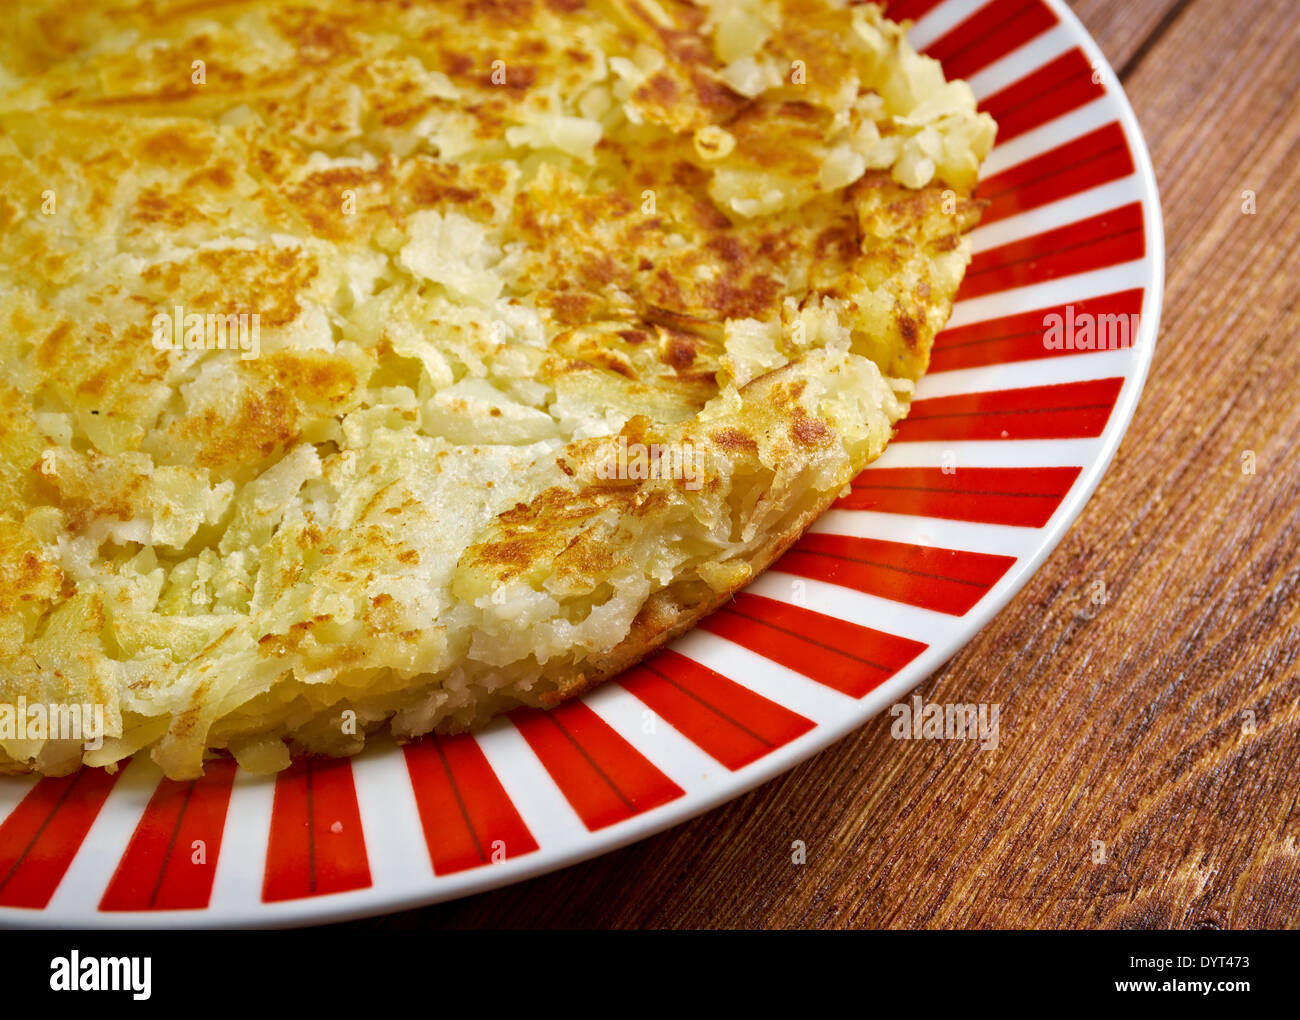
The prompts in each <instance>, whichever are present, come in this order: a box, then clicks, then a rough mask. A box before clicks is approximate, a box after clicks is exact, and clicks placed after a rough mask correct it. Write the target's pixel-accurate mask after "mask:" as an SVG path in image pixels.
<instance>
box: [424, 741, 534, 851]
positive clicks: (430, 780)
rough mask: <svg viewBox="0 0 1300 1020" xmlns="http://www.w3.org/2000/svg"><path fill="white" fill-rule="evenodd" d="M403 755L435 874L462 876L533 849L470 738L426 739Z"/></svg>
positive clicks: (494, 774)
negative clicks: (492, 862)
mask: <svg viewBox="0 0 1300 1020" xmlns="http://www.w3.org/2000/svg"><path fill="white" fill-rule="evenodd" d="M403 751H404V752H405V755H406V768H407V771H408V772H410V774H411V786H412V787H413V788H414V790H415V803H416V806H417V807H418V808H419V811H420V824H421V825H422V826H423V827H424V840H425V843H426V844H427V845H428V847H429V860H430V862H431V863H432V864H433V871H434V874H436V875H450V874H453V873H454V872H457V871H467V870H468V869H470V868H477V867H480V866H482V865H484V864H487V863H489V862H491V861H493V860H504V859H507V858H510V857H520V856H522V855H523V854H529V853H532V852H533V851H534V850H536V849H537V841H536V840H535V839H533V834H532V833H531V832H529V831H528V826H526V825H525V824H524V820H523V819H522V818H520V817H519V812H518V811H516V810H515V805H514V803H513V802H512V801H511V800H510V797H509V795H508V794H507V793H506V791H505V788H504V787H503V786H502V785H501V780H499V779H498V778H497V775H496V773H495V772H493V771H492V766H491V765H490V764H489V763H488V760H487V757H486V756H485V755H484V754H483V749H482V748H481V747H479V745H478V741H476V740H475V739H474V738H473V737H472V736H470V735H469V734H462V735H460V736H455V737H439V736H437V735H431V736H428V737H425V738H423V739H422V740H418V741H416V742H414V743H411V744H407V745H406V746H405V747H404V748H403Z"/></svg>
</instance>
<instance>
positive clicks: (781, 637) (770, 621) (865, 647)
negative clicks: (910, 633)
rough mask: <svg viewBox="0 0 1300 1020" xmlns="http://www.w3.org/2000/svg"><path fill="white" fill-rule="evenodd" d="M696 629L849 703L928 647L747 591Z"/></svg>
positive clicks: (863, 695)
mask: <svg viewBox="0 0 1300 1020" xmlns="http://www.w3.org/2000/svg"><path fill="white" fill-rule="evenodd" d="M700 626H701V627H703V628H704V629H705V630H707V631H711V632H712V633H714V634H717V635H719V636H720V637H724V638H726V639H727V640H728V641H734V642H735V643H736V644H738V645H742V646H744V647H745V648H748V649H749V650H750V651H753V652H757V653H758V654H759V655H761V656H763V657H764V658H765V659H771V660H772V661H773V662H779V663H780V664H781V665H782V666H785V667H786V668H787V669H792V670H794V671H795V672H796V673H801V674H802V675H804V676H806V677H808V679H810V680H814V681H816V682H817V683H819V684H821V685H823V686H824V687H830V688H831V689H832V690H836V691H839V692H840V693H841V694H847V695H848V696H849V697H851V698H861V697H865V696H866V694H867V693H868V692H870V691H872V690H874V689H875V688H876V687H878V686H880V684H882V683H884V682H885V681H886V680H888V679H889V678H890V677H891V676H893V675H894V674H895V673H897V672H898V671H899V670H900V669H902V668H903V667H904V666H906V665H907V664H908V663H909V662H911V661H912V660H913V659H915V658H916V657H917V656H918V655H920V654H921V653H922V652H923V651H925V649H926V648H927V647H928V646H926V645H924V644H922V643H921V642H919V641H912V640H911V639H909V638H905V637H899V636H898V635H897V634H888V633H886V632H885V631H882V630H872V629H871V628H870V627H862V626H859V625H858V624H856V623H850V622H849V621H847V620H837V619H835V618H833V617H830V616H823V615H822V614H821V613H815V612H813V611H812V610H811V609H804V608H803V607H801V606H791V605H787V604H786V603H784V602H777V601H776V600H775V599H769V598H764V597H763V596H762V595H751V594H749V593H747V592H742V593H740V594H739V595H737V596H736V597H735V598H734V599H732V600H731V601H730V602H729V603H727V604H726V605H725V606H723V607H722V608H721V609H720V610H718V612H716V613H714V614H713V615H712V616H709V617H706V618H705V619H704V620H703V621H701V623H700Z"/></svg>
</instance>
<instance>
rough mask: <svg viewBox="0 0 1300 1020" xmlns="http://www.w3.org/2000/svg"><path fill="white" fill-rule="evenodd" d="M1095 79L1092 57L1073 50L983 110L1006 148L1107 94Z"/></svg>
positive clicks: (1000, 93) (997, 95) (997, 94)
mask: <svg viewBox="0 0 1300 1020" xmlns="http://www.w3.org/2000/svg"><path fill="white" fill-rule="evenodd" d="M1092 77H1093V74H1092V65H1091V64H1089V63H1088V58H1087V57H1085V56H1084V55H1083V52H1082V51H1081V50H1077V49H1075V50H1070V51H1069V52H1068V53H1063V54H1062V55H1061V56H1059V57H1057V58H1056V59H1055V60H1053V61H1052V62H1051V63H1049V64H1044V65H1043V66H1042V67H1040V68H1039V69H1038V70H1037V71H1035V72H1034V73H1033V74H1030V75H1026V76H1025V77H1024V78H1021V79H1020V80H1019V81H1017V82H1013V83H1012V84H1010V85H1008V86H1007V87H1006V88H1004V89H1001V90H1000V91H998V92H995V93H994V94H993V95H991V96H989V97H988V98H986V99H985V100H984V101H983V102H982V103H980V105H979V108H980V109H981V110H983V111H984V112H985V113H987V114H989V116H991V117H992V118H993V119H994V120H996V121H997V122H998V145H1004V144H1006V143H1007V142H1009V141H1011V139H1013V138H1017V137H1019V136H1020V135H1023V134H1024V133H1025V132H1026V131H1032V130H1033V129H1034V128H1036V127H1039V126H1040V125H1042V124H1046V123H1047V122H1048V121H1049V120H1055V119H1056V118H1057V117H1060V116H1062V115H1064V114H1067V113H1069V112H1070V111H1071V110H1076V109H1078V108H1079V107H1080V106H1083V105H1084V104H1086V103H1090V102H1092V101H1093V100H1094V99H1096V98H1098V97H1099V96H1103V95H1105V94H1106V90H1105V88H1103V87H1102V85H1101V84H1100V82H1094V81H1093V80H1092Z"/></svg>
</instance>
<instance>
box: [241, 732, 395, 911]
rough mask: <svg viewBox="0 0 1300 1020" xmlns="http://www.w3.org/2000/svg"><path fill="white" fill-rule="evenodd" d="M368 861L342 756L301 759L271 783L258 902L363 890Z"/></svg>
mask: <svg viewBox="0 0 1300 1020" xmlns="http://www.w3.org/2000/svg"><path fill="white" fill-rule="evenodd" d="M369 885H370V862H369V860H368V859H367V857H366V840H365V836H364V834H363V833H362V831H361V812H360V811H359V810H358V808H357V790H356V785H355V784H354V783H353V780H352V765H351V763H350V762H349V761H348V760H347V759H346V758H317V757H308V758H300V759H298V760H297V761H296V762H294V763H293V764H292V765H290V766H289V768H287V769H285V770H284V771H283V772H281V773H280V774H279V775H278V776H276V779H275V803H274V806H273V807H272V810H271V839H270V843H269V845H268V846H267V849H266V877H265V880H264V882H263V884H262V899H263V901H265V902H267V903H273V902H276V901H278V900H295V899H301V898H303V897H305V896H323V895H325V894H326V893H337V892H346V891H347V890H349V889H363V888H366V887H368V886H369Z"/></svg>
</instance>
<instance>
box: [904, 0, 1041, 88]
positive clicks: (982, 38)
mask: <svg viewBox="0 0 1300 1020" xmlns="http://www.w3.org/2000/svg"><path fill="white" fill-rule="evenodd" d="M1056 22H1057V18H1056V15H1055V14H1054V13H1052V11H1051V10H1049V9H1048V8H1047V6H1046V5H1045V4H1042V3H1040V2H1039V0H994V2H993V3H991V4H988V5H987V6H985V7H981V8H980V9H979V10H978V11H976V12H975V13H974V14H972V15H971V16H970V17H969V18H967V19H966V20H965V21H963V22H962V23H961V24H959V25H957V26H956V27H955V28H952V29H951V30H949V31H948V32H946V33H945V34H944V35H943V36H942V37H941V38H939V39H936V40H935V41H934V42H933V43H931V44H930V45H929V46H927V47H926V48H925V53H926V55H927V56H930V57H933V58H934V59H935V60H937V61H939V62H940V63H941V64H943V73H944V77H946V78H948V79H949V80H950V81H951V80H952V79H953V78H969V77H970V76H971V75H973V74H975V73H976V72H977V71H982V70H983V69H984V68H986V67H988V66H989V64H992V63H993V62H994V61H996V60H1001V59H1002V58H1003V57H1005V56H1006V55H1007V54H1008V53H1010V52H1011V51H1012V50H1014V49H1016V48H1017V47H1020V46H1023V45H1024V44H1025V43H1027V42H1029V40H1030V39H1033V38H1034V37H1035V36H1039V35H1042V34H1043V33H1044V32H1046V31H1047V30H1048V29H1049V28H1052V27H1053V26H1054V25H1055V24H1056Z"/></svg>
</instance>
